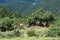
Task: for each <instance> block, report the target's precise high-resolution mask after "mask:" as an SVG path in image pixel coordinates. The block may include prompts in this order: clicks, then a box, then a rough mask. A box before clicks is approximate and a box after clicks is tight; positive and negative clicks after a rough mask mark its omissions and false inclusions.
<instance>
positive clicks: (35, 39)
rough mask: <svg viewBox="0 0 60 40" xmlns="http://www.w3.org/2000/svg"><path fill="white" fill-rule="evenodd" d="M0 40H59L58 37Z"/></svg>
mask: <svg viewBox="0 0 60 40" xmlns="http://www.w3.org/2000/svg"><path fill="white" fill-rule="evenodd" d="M0 40H60V38H58V37H41V38H37V37H28V38H21V37H18V38H0Z"/></svg>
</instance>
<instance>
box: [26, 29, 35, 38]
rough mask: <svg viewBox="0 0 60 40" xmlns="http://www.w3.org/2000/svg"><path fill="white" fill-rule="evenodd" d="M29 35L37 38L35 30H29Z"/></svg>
mask: <svg viewBox="0 0 60 40" xmlns="http://www.w3.org/2000/svg"><path fill="white" fill-rule="evenodd" d="M27 34H28V36H30V37H31V36H36V34H35V30H29V31H27Z"/></svg>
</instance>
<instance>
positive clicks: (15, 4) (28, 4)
mask: <svg viewBox="0 0 60 40" xmlns="http://www.w3.org/2000/svg"><path fill="white" fill-rule="evenodd" d="M59 3H60V0H36V1H34V0H33V1H32V0H25V1H24V0H10V1H8V2H5V3H3V6H6V7H8V8H10V9H12V10H14V11H18V12H21V13H23V14H30V13H33V12H35V11H37V10H38V9H44V10H48V11H52V12H53V13H56V14H59V13H60V12H59V11H60V5H59Z"/></svg>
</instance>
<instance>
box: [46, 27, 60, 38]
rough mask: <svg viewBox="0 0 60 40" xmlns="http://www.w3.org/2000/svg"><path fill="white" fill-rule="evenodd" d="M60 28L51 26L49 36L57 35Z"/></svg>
mask: <svg viewBox="0 0 60 40" xmlns="http://www.w3.org/2000/svg"><path fill="white" fill-rule="evenodd" d="M59 33H60V32H59V28H58V27H51V28H50V29H49V31H48V33H47V36H49V37H56V36H58V34H59Z"/></svg>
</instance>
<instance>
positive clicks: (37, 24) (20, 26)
mask: <svg viewBox="0 0 60 40" xmlns="http://www.w3.org/2000/svg"><path fill="white" fill-rule="evenodd" d="M31 26H32V27H33V26H40V27H51V26H53V25H52V24H48V23H47V22H42V24H40V23H39V22H36V24H35V25H33V24H31V25H30V26H29V27H31ZM18 27H19V28H24V24H23V23H20V24H18Z"/></svg>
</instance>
